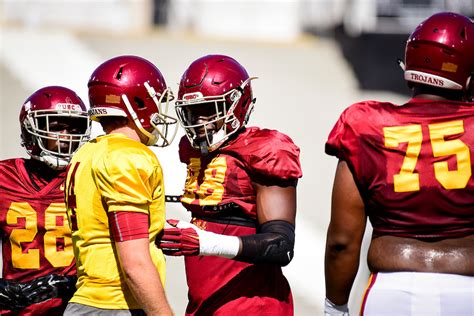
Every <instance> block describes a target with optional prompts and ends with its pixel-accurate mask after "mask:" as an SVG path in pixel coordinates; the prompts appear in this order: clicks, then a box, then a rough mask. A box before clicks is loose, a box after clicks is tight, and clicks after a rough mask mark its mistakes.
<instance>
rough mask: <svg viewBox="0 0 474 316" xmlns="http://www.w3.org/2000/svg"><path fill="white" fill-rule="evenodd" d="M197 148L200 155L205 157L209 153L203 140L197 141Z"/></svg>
mask: <svg viewBox="0 0 474 316" xmlns="http://www.w3.org/2000/svg"><path fill="white" fill-rule="evenodd" d="M199 149H200V150H201V156H203V157H206V156H207V155H209V149H208V148H207V142H206V141H205V140H203V141H202V142H200V143H199Z"/></svg>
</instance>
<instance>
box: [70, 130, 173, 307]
mask: <svg viewBox="0 0 474 316" xmlns="http://www.w3.org/2000/svg"><path fill="white" fill-rule="evenodd" d="M66 204H67V213H68V217H69V223H70V225H71V228H72V240H73V246H74V256H75V259H76V265H77V274H78V281H77V291H76V293H75V294H74V296H73V298H72V299H71V300H70V302H74V303H79V304H84V305H89V306H94V307H98V308H105V309H138V308H140V306H139V305H138V303H137V301H136V299H135V298H134V296H133V294H132V292H131V291H130V290H129V288H128V287H127V285H126V283H125V278H124V274H123V271H122V269H121V267H120V263H119V258H118V255H117V251H116V249H115V243H114V241H113V239H112V238H111V234H110V230H109V221H108V216H107V212H121V211H127V212H130V211H132V212H142V213H146V214H148V215H149V240H150V253H151V257H152V260H153V263H154V265H155V267H156V269H157V271H158V273H159V275H160V278H161V281H162V282H163V286H164V281H165V259H164V255H163V253H162V251H161V249H159V248H157V247H156V246H155V238H156V236H157V234H158V233H159V232H160V231H161V230H162V229H163V226H164V222H165V193H164V182H163V173H162V170H161V166H160V163H159V161H158V158H157V157H156V155H155V154H154V153H153V152H152V151H151V150H150V149H149V148H148V147H146V146H145V145H143V144H142V143H140V142H137V141H134V140H132V139H130V138H128V137H126V136H124V135H122V134H109V135H105V136H100V137H98V138H96V139H94V140H92V141H90V142H89V143H87V144H85V145H84V146H82V147H81V148H80V149H79V151H78V152H77V153H76V154H75V155H74V157H73V159H72V161H71V164H70V165H69V167H68V174H67V178H66ZM135 255H137V256H140V253H137V254H135Z"/></svg>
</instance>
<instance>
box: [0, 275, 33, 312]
mask: <svg viewBox="0 0 474 316" xmlns="http://www.w3.org/2000/svg"><path fill="white" fill-rule="evenodd" d="M28 305H29V304H28V300H27V299H26V297H25V296H23V293H22V291H21V286H20V284H19V283H18V282H15V281H12V280H5V279H0V309H4V310H19V309H23V308H25V307H26V306H28Z"/></svg>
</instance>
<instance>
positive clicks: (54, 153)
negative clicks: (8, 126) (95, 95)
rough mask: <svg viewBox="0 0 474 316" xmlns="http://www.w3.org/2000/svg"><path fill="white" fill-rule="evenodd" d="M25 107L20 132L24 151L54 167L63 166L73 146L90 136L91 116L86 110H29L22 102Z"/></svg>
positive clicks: (77, 146)
mask: <svg viewBox="0 0 474 316" xmlns="http://www.w3.org/2000/svg"><path fill="white" fill-rule="evenodd" d="M25 108H26V117H25V120H24V121H23V122H22V133H23V134H26V135H24V137H23V143H22V145H23V146H24V147H25V148H26V151H27V153H28V154H29V155H30V156H31V157H32V158H34V159H37V160H39V161H42V162H44V163H46V164H47V165H48V166H49V167H50V168H52V169H54V170H62V169H64V168H65V167H66V166H67V164H68V163H69V161H70V159H71V157H72V155H73V154H74V153H75V152H76V150H77V149H78V148H79V147H80V146H81V145H82V144H83V143H85V142H87V141H88V139H89V136H90V120H89V117H88V115H87V112H85V111H76V110H36V111H32V110H31V109H29V107H28V105H25ZM65 131H66V132H65ZM51 144H54V145H51Z"/></svg>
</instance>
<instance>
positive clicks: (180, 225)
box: [156, 219, 202, 256]
mask: <svg viewBox="0 0 474 316" xmlns="http://www.w3.org/2000/svg"><path fill="white" fill-rule="evenodd" d="M167 222H168V224H170V225H171V226H173V228H165V229H164V232H163V235H162V236H161V238H159V239H157V241H156V244H157V246H158V247H159V248H161V249H162V250H163V253H164V254H166V255H169V256H196V255H199V237H200V236H199V231H202V230H201V229H199V228H198V227H197V226H195V225H193V224H191V223H188V222H184V221H178V220H175V219H169V220H167Z"/></svg>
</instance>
